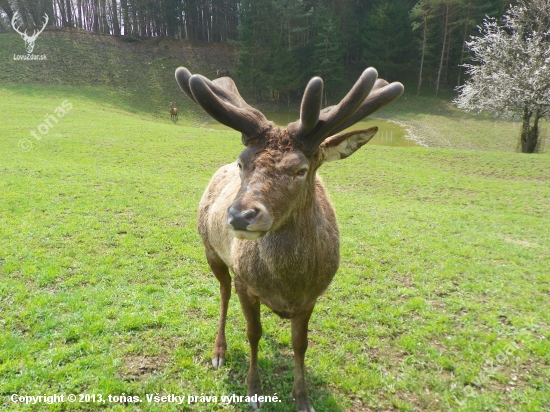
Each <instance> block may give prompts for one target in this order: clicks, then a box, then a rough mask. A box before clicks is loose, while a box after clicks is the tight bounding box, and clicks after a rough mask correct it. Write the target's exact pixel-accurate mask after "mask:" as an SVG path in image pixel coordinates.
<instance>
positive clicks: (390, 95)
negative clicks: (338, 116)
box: [332, 79, 404, 134]
mask: <svg viewBox="0 0 550 412" xmlns="http://www.w3.org/2000/svg"><path fill="white" fill-rule="evenodd" d="M403 90H404V87H403V85H402V84H401V83H399V82H393V83H391V84H388V82H387V81H385V80H383V79H378V80H377V81H376V83H375V84H374V87H373V88H372V91H371V93H370V94H369V95H368V97H367V98H366V99H365V101H364V102H363V103H362V104H361V106H359V108H358V109H357V110H356V111H355V113H353V115H352V116H351V117H350V118H349V119H348V120H346V121H345V122H344V123H342V124H341V125H340V126H338V127H337V128H336V129H334V130H333V131H332V133H334V134H335V133H338V132H341V131H342V130H344V129H347V128H348V127H350V126H352V125H354V124H355V123H357V122H359V121H360V120H362V119H364V118H365V117H367V116H369V115H371V114H372V113H374V112H375V111H377V110H378V109H380V108H381V107H382V106H385V105H387V104H388V103H391V102H393V101H394V100H395V99H397V98H398V97H399V96H401V94H402V93H403Z"/></svg>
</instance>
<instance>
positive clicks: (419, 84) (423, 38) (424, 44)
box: [416, 16, 428, 96]
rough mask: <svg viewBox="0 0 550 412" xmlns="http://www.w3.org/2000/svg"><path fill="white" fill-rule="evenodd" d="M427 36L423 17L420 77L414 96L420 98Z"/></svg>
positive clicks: (426, 17)
mask: <svg viewBox="0 0 550 412" xmlns="http://www.w3.org/2000/svg"><path fill="white" fill-rule="evenodd" d="M427 34H428V16H425V17H424V29H423V35H422V57H421V58H420V75H419V76H418V89H417V90H416V95H417V96H420V86H422V69H423V68H424V55H425V54H426V36H427Z"/></svg>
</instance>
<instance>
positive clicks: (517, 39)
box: [454, 0, 550, 153]
mask: <svg viewBox="0 0 550 412" xmlns="http://www.w3.org/2000/svg"><path fill="white" fill-rule="evenodd" d="M480 33H481V37H472V41H470V42H466V45H467V46H468V48H469V49H470V50H471V52H472V53H473V61H474V62H477V63H479V64H466V65H465V67H466V68H467V74H469V76H470V78H469V79H468V80H467V81H466V83H465V84H464V85H463V86H460V87H458V88H457V90H458V92H459V96H458V97H457V98H456V99H455V101H454V103H455V104H456V105H457V106H458V107H459V108H461V109H464V110H466V111H474V112H480V111H483V110H485V111H489V112H492V113H494V114H496V115H497V116H502V117H508V118H518V117H521V118H522V120H523V127H522V131H521V138H520V141H521V151H522V152H523V153H534V152H536V151H537V150H538V149H539V147H540V139H539V120H540V119H544V118H545V119H548V118H549V117H550V0H520V1H519V2H518V5H517V6H513V7H510V9H509V10H508V11H507V12H506V14H505V15H504V16H503V23H502V24H499V23H498V22H497V21H496V20H495V19H492V18H486V19H485V20H484V21H483V27H480Z"/></svg>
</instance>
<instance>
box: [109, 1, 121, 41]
mask: <svg viewBox="0 0 550 412" xmlns="http://www.w3.org/2000/svg"><path fill="white" fill-rule="evenodd" d="M111 4H112V5H111V11H112V16H113V34H114V35H115V36H120V25H119V24H118V10H117V4H116V0H112V3H111Z"/></svg>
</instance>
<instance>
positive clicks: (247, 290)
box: [176, 67, 403, 412]
mask: <svg viewBox="0 0 550 412" xmlns="http://www.w3.org/2000/svg"><path fill="white" fill-rule="evenodd" d="M377 76H378V74H377V72H376V70H375V69H373V68H368V69H366V70H365V71H364V72H363V74H362V75H361V77H360V78H359V80H358V81H357V82H356V83H355V85H354V86H353V88H352V89H351V91H350V92H349V93H348V94H347V96H346V97H344V99H343V100H342V101H341V102H340V103H339V104H338V105H336V106H331V107H327V108H325V109H323V110H321V101H322V98H323V81H322V80H321V79H320V78H319V77H314V78H313V79H311V80H310V81H309V83H308V85H307V87H306V90H305V93H304V96H303V99H302V105H301V109H300V119H299V120H297V121H295V122H294V123H290V124H289V125H288V126H287V127H286V128H284V129H281V128H278V127H274V126H273V123H272V122H270V121H268V120H267V119H266V118H265V116H264V115H263V114H262V113H261V112H259V111H258V110H256V109H254V108H252V107H251V106H249V105H248V104H247V103H246V102H245V101H244V99H243V98H242V97H241V96H240V94H239V91H238V90H237V87H236V85H235V83H234V82H233V80H231V79H230V78H228V77H223V78H219V79H216V80H214V81H210V80H208V79H207V78H205V77H203V76H201V75H191V73H190V72H189V71H188V70H187V69H186V68H183V67H180V68H178V69H177V70H176V80H177V82H178V84H179V86H180V87H181V89H182V90H183V91H184V92H185V93H186V94H187V96H189V98H190V99H191V100H193V101H194V102H195V103H197V104H198V105H199V106H200V107H202V108H203V109H204V110H205V111H206V112H207V113H208V114H209V115H210V116H212V117H213V118H214V119H216V120H217V121H219V122H220V123H223V124H225V125H226V126H229V127H231V128H233V129H235V130H237V131H239V132H241V133H242V142H243V144H244V145H245V146H246V148H245V149H244V150H243V151H242V152H241V154H240V155H239V157H238V158H237V161H236V162H233V163H231V164H229V165H226V166H223V167H222V168H220V169H219V170H218V171H217V172H216V173H215V174H214V176H213V177H212V180H211V181H210V184H209V185H208V187H207V189H206V191H205V192H204V195H203V196H202V199H201V201H200V204H199V210H198V222H197V225H198V230H199V233H200V235H201V236H202V239H203V243H204V247H205V253H206V260H207V261H208V264H209V266H210V268H211V269H212V272H214V275H215V276H216V278H217V279H218V281H219V283H220V294H221V309H220V323H219V328H218V333H217V337H216V341H215V343H214V356H213V358H212V365H213V366H214V369H218V368H219V367H221V366H222V365H223V364H224V363H225V355H226V349H227V343H226V339H225V324H226V317H227V308H228V302H229V298H230V296H231V276H230V273H229V270H231V272H233V274H234V276H235V291H236V293H237V295H238V297H239V301H240V303H241V307H242V310H243V312H244V316H245V318H246V322H247V327H246V333H247V336H248V341H249V343H250V368H249V370H248V375H247V379H246V380H247V384H248V395H250V396H252V395H258V396H260V395H261V394H262V387H261V382H260V373H259V370H258V342H259V340H260V337H261V336H262V325H261V322H260V303H263V304H264V305H266V306H268V307H269V308H271V310H273V312H275V313H276V314H277V315H279V316H280V317H281V318H284V319H290V322H291V327H292V348H293V349H294V386H293V389H292V396H293V398H294V399H295V401H296V406H297V407H298V410H300V411H308V412H314V409H313V407H312V406H311V403H310V401H309V398H308V395H307V391H306V385H305V377H304V357H305V353H306V349H307V346H308V340H307V332H308V322H309V318H310V316H311V313H312V311H313V307H314V305H315V302H316V301H317V298H318V297H319V296H320V295H321V294H322V293H323V292H324V291H325V290H326V289H327V287H328V286H329V284H330V282H331V281H332V278H333V277H334V275H335V273H336V270H337V269H338V263H339V256H340V254H339V231H338V224H337V222H336V216H335V212H334V209H333V207H332V205H331V203H330V201H329V198H328V195H327V192H326V190H325V187H324V185H323V182H322V180H321V178H320V177H319V176H318V175H317V169H318V168H319V167H320V166H321V165H322V164H323V163H325V162H330V161H334V160H340V159H344V158H346V157H348V156H350V155H351V154H353V153H354V152H355V151H356V150H358V149H359V148H360V147H361V146H363V145H364V144H365V143H367V142H368V141H369V140H370V139H371V138H372V137H373V136H374V135H375V134H376V132H377V130H378V128H377V127H372V128H370V129H366V130H359V131H353V132H348V133H341V134H337V133H339V132H341V131H342V130H344V129H346V128H348V127H349V126H351V125H353V124H354V123H357V122H358V121H359V120H361V119H363V118H364V117H366V116H368V115H369V114H371V113H373V112H374V111H376V110H377V109H379V108H380V107H382V106H384V105H385V104H388V103H390V102H391V101H393V100H394V99H396V98H397V97H398V96H400V95H401V93H402V92H403V85H402V84H401V83H392V84H388V82H386V81H385V80H382V79H378V80H377ZM251 406H252V408H253V409H254V410H256V409H258V408H260V407H261V402H251Z"/></svg>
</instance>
